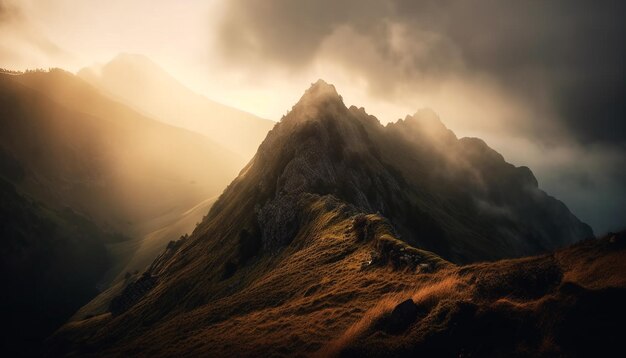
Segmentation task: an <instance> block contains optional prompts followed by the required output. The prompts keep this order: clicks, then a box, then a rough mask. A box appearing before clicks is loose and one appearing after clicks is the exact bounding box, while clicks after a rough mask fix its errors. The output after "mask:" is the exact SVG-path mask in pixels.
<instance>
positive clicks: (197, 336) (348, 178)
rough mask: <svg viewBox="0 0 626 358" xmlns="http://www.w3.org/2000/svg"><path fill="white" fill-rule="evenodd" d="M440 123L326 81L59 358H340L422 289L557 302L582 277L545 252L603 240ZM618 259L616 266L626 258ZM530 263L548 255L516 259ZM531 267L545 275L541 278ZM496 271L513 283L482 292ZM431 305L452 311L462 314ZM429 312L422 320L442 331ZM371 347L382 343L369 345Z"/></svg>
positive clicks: (481, 298)
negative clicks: (381, 112) (374, 103)
mask: <svg viewBox="0 0 626 358" xmlns="http://www.w3.org/2000/svg"><path fill="white" fill-rule="evenodd" d="M431 114H432V113H429V112H418V114H417V115H416V116H412V118H409V119H407V120H402V121H399V122H397V123H394V124H389V125H387V126H383V125H382V124H380V122H379V121H378V120H377V119H376V118H375V117H373V116H371V115H368V114H367V113H366V112H365V111H364V110H363V109H359V108H356V107H350V108H347V107H346V106H345V105H344V103H343V101H342V99H341V97H340V96H339V95H338V94H337V92H336V90H334V87H331V86H330V85H327V84H326V83H324V82H317V83H315V84H314V85H313V86H312V88H311V89H309V90H308V91H306V92H305V94H304V95H303V98H302V99H301V100H300V101H298V103H296V104H295V105H294V106H293V107H292V109H291V110H290V111H289V112H288V113H287V115H285V116H284V117H283V118H282V119H281V121H280V122H279V123H278V124H277V125H276V126H274V128H273V129H272V130H271V131H270V132H269V133H268V134H267V137H266V139H265V140H264V141H263V143H262V144H261V145H260V147H259V149H258V151H257V153H256V155H255V156H254V157H253V158H252V160H251V161H250V162H249V163H248V165H247V166H246V167H245V168H244V169H243V170H242V171H241V172H240V174H239V176H238V177H237V178H236V179H235V180H233V182H231V184H230V185H229V186H228V187H227V188H226V189H225V190H224V192H223V193H222V195H221V196H220V197H219V199H218V200H217V202H216V203H215V204H214V205H213V206H212V207H211V209H210V210H209V213H208V214H207V215H206V216H205V218H204V220H203V221H202V222H201V223H200V224H199V225H198V226H197V227H196V229H195V230H194V231H193V233H192V234H191V235H190V236H189V237H183V238H181V239H180V240H178V241H175V242H172V243H170V245H168V247H167V248H166V250H165V251H163V252H162V253H161V254H160V255H159V256H158V257H157V258H156V259H155V261H154V262H153V264H152V265H151V267H150V268H149V269H148V270H146V271H145V272H144V273H143V274H142V276H141V277H140V278H137V279H133V280H131V281H130V282H128V283H127V285H126V286H125V288H123V290H122V291H121V292H120V293H119V294H118V295H117V296H115V297H114V298H113V299H112V300H111V301H110V306H109V312H107V313H102V312H99V313H97V314H96V315H95V316H93V317H92V316H91V315H90V314H89V313H88V312H86V311H82V313H83V314H86V316H85V317H83V319H80V318H79V319H77V320H74V321H72V322H71V323H68V324H67V325H65V326H64V327H62V328H61V329H60V330H59V331H58V332H57V334H56V335H55V336H54V337H53V338H52V339H51V342H50V346H49V349H50V352H65V353H67V352H70V353H71V352H73V353H80V352H88V351H94V350H97V351H99V352H105V354H126V353H128V352H131V351H133V350H134V349H136V348H137V347H143V348H144V349H148V351H146V352H148V354H150V353H155V354H156V353H159V354H166V355H167V354H182V353H186V354H225V353H226V352H229V351H230V352H233V349H234V350H235V351H236V352H238V353H240V354H244V355H245V354H295V353H296V352H297V353H300V354H311V353H313V352H323V350H324V349H329V350H331V351H333V352H335V353H337V350H333V349H334V348H332V347H331V346H333V345H334V344H336V343H332V342H331V341H332V340H333V337H334V338H337V337H344V336H345V337H352V336H351V335H352V334H353V333H351V332H353V331H352V330H355V331H354V332H355V333H354V335H356V337H361V335H362V334H365V333H367V332H370V331H368V330H367V329H366V330H362V329H361V328H358V329H357V328H350V327H351V325H353V324H356V325H358V324H361V323H359V322H360V321H359V320H367V319H368V318H367V317H369V315H371V313H369V312H370V310H371V309H376V307H378V305H383V306H384V307H388V306H389V305H391V304H392V303H394V304H395V303H400V302H401V301H398V299H399V298H401V296H404V297H406V296H407V295H408V296H411V295H414V294H417V293H410V294H409V293H408V292H413V291H411V290H417V291H415V292H422V291H419V290H420V289H421V288H424V289H428V287H435V288H436V287H439V285H440V284H442V282H443V283H445V285H444V286H442V290H443V291H442V292H445V293H446V294H451V292H468V294H470V293H471V294H472V295H473V294H476V295H477V296H476V300H478V301H476V302H480V304H484V305H486V306H485V307H488V305H491V304H492V302H493V300H498V299H500V298H502V297H504V296H503V295H506V292H508V291H507V289H506V288H504V289H503V287H505V286H506V285H507V282H509V278H506V277H516V278H515V280H513V281H512V282H513V283H511V285H520V286H519V287H518V288H515V289H516V290H520V292H522V293H520V294H521V295H522V296H523V298H524V299H528V297H536V296H537V295H538V296H541V297H543V295H545V297H552V296H551V295H553V294H555V291H554V290H556V289H558V288H559V287H561V286H562V285H564V284H565V281H564V279H563V277H565V275H566V273H567V272H570V271H571V270H573V268H572V267H574V266H575V267H578V266H576V265H578V264H579V263H576V265H574V266H571V267H570V266H562V265H561V263H555V262H553V261H550V260H552V259H549V258H550V257H553V256H552V255H551V254H545V253H547V252H550V251H552V250H554V249H556V248H558V247H563V246H567V245H570V244H572V243H574V242H575V241H577V240H580V239H583V238H587V237H590V236H591V235H592V231H591V229H590V228H589V227H588V226H587V225H585V224H583V223H581V222H580V221H579V220H578V219H577V218H576V217H575V216H574V215H573V214H571V213H570V212H569V210H568V209H567V208H566V207H565V206H564V205H563V204H562V203H560V202H558V201H556V200H555V199H553V198H551V197H549V196H547V194H545V193H544V192H542V191H540V190H539V189H538V188H537V181H536V179H535V178H534V176H533V175H532V172H530V170H529V169H528V168H524V167H519V168H518V167H515V166H513V165H511V164H508V163H506V162H505V161H504V159H503V158H502V156H500V155H497V153H496V152H495V151H493V150H492V149H490V148H489V147H488V146H486V144H485V143H484V142H482V141H479V140H473V139H467V140H463V141H462V140H458V139H457V138H456V136H455V135H454V134H453V133H452V132H450V131H448V130H447V129H446V128H445V127H442V126H441V125H440V123H439V124H438V123H437V122H438V120H437V121H433V119H434V118H433V117H432V116H431ZM421 116H426V117H427V118H426V119H425V121H424V122H423V123H422V122H420V121H419V119H420V118H419V117H421ZM413 117H417V118H413ZM416 123H417V124H419V125H417V124H416ZM422 126H426V127H427V129H428V130H422V129H420V128H421V127H422ZM416 128H417V129H416ZM494 153H495V154H494ZM620 237H621V236H620ZM607 240H608V239H607ZM619 240H621V239H619ZM602 242H604V241H602ZM620 242H621V241H620ZM590 245H591V246H592V247H595V245H604V244H596V242H595V241H593V242H592V243H591V244H590ZM620 245H621V244H620ZM620 245H617V246H615V247H613V248H611V249H609V251H610V252H612V254H611V255H617V256H615V257H620V255H622V254H623V253H622V251H621V250H622V249H621V247H622V246H620ZM564 250H565V251H566V252H570V251H567V250H570V249H564ZM533 254H544V255H543V256H536V257H535V258H520V259H516V260H518V261H515V260H512V261H511V260H509V259H510V258H513V257H520V256H528V255H533ZM611 257H613V256H611ZM546 258H548V259H546ZM499 259H504V260H502V261H496V260H499ZM592 259H593V260H596V259H597V260H605V259H606V258H605V257H603V256H600V255H599V254H598V256H592ZM545 260H548V261H549V262H548V263H546V261H545ZM606 260H608V259H606ZM611 260H612V259H611ZM511 262H514V263H515V264H511ZM517 262H520V263H522V264H519V265H518V264H517ZM523 262H532V267H533V269H532V270H531V269H530V268H529V269H528V272H531V271H532V272H531V274H528V275H529V276H528V277H527V276H526V273H525V272H524V271H523V270H521V269H520V267H523ZM602 262H612V263H610V265H617V264H616V263H615V262H614V261H610V260H609V261H602ZM468 263H470V264H469V265H468ZM605 264H606V263H605ZM555 265H556V266H555ZM499 267H501V268H503V269H502V270H503V271H502V274H503V275H504V276H503V277H505V276H506V275H510V276H506V277H505V278H498V279H494V280H495V281H493V282H495V283H493V285H492V286H488V285H487V283H488V282H486V283H485V285H487V286H484V287H483V286H482V284H481V285H475V284H473V283H472V282H476V281H472V280H478V278H477V277H482V275H486V273H485V272H499V270H498V268H499ZM620 267H621V266H620ZM577 269H578V268H577ZM485 270H486V271H485ZM533 270H535V271H533ZM552 270H554V272H557V274H553V273H552V272H553V271H552ZM544 274H545V275H547V277H549V279H547V281H546V282H544V281H542V280H543V279H542V277H544ZM489 275H492V274H491V273H489ZM518 276H519V279H518V278H517V277H518ZM472 277H474V278H472ZM446 282H450V284H448V283H446ZM489 282H491V281H489ZM577 282H578V281H577ZM585 282H586V281H585ZM535 286H536V287H537V288H536V289H535V288H533V287H535ZM516 287H517V286H516ZM470 288H472V289H470ZM433 289H434V288H433ZM407 290H408V291H407ZM437 290H438V289H437ZM450 290H452V291H450ZM481 290H482V291H481ZM533 290H538V293H536V292H535V291H533ZM436 292H439V291H436ZM577 292H578V291H577ZM420 294H423V295H427V296H428V295H430V293H428V294H427V293H420ZM578 294H579V293H576V294H575V295H578ZM522 296H520V297H522ZM411 297H414V296H411ZM428 297H430V296H428ZM444 297H445V295H444ZM455 297H456V296H455ZM463 297H464V296H463ZM429 299H432V300H434V301H433V302H435V303H433V304H436V303H437V302H441V305H442V306H441V308H440V309H441V310H443V312H444V313H446V312H448V313H450V312H452V311H453V310H454V309H455V307H456V306H454V305H456V303H454V304H453V305H452V306H449V305H448V303H446V302H447V301H442V300H441V298H440V297H439V296H437V295H435V296H433V297H432V298H429ZM455 299H456V298H455ZM463 299H465V298H463ZM429 302H430V301H429ZM429 305H430V304H429ZM391 307H392V308H393V305H392V306H391ZM437 307H439V306H437ZM568 307H569V306H568ZM611 307H612V306H611ZM431 308H432V306H428V310H427V312H426V313H425V314H426V315H427V316H428V317H431V318H432V317H437V316H436V315H437V312H436V310H431ZM568 309H569V308H568ZM385 310H387V308H385ZM385 312H386V311H385ZM542 312H543V311H542ZM431 313H432V314H433V315H434V316H431ZM385 314H386V313H385ZM446 314H447V313H446ZM450 314H451V313H450ZM541 314H542V315H543V314H544V313H541ZM378 315H379V313H376V314H375V315H374V318H375V319H378ZM381 319H382V318H381ZM381 324H382V323H381ZM385 324H387V323H385ZM409 325H410V326H411V327H414V326H415V327H417V326H419V323H409ZM365 327H366V328H367V327H370V326H369V325H368V324H366V325H365ZM372 327H373V328H371V329H374V331H375V332H377V328H376V327H377V326H372ZM368 329H369V328H368ZM385 329H386V328H385ZM392 329H393V330H395V329H398V328H395V327H392ZM402 329H404V328H402ZM85 335H88V336H90V337H91V338H89V339H88V340H87V341H83V340H81V339H80V337H83V336H85ZM363 337H365V338H367V336H363ZM365 338H364V339H365ZM341 339H344V338H341ZM242 340H243V341H242ZM173 342H178V343H177V344H173ZM194 342H195V343H194ZM342 342H343V343H341V344H340V346H341V347H342V348H341V349H344V348H346V347H349V346H350V344H352V342H359V341H358V340H354V339H353V338H350V339H348V338H345V340H344V341H342ZM368 342H372V343H375V342H377V341H374V340H371V341H370V340H369V339H368V340H366V341H365V342H361V343H359V346H361V347H366V346H367V344H368ZM146 347H149V348H146ZM331 348H332V349H331ZM509 349H510V347H509ZM382 351H384V350H381V351H378V352H382ZM457 356H458V354H457Z"/></svg>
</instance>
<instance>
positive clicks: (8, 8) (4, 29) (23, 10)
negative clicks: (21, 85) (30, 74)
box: [0, 0, 69, 69]
mask: <svg viewBox="0 0 626 358" xmlns="http://www.w3.org/2000/svg"><path fill="white" fill-rule="evenodd" d="M0 38H2V42H1V43H0V67H8V68H12V69H19V68H23V67H44V68H46V67H52V66H53V65H52V63H53V62H55V60H57V59H60V58H67V57H68V56H69V54H68V53H67V52H66V51H65V50H63V49H62V48H61V47H59V46H58V45H57V44H56V43H54V42H53V41H51V40H50V39H49V38H48V37H47V36H46V34H45V33H44V32H43V31H42V30H41V29H40V28H39V27H38V26H37V25H36V24H35V23H34V22H33V21H31V19H30V18H29V17H28V4H27V3H26V2H17V1H13V0H0Z"/></svg>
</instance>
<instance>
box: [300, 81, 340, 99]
mask: <svg viewBox="0 0 626 358" xmlns="http://www.w3.org/2000/svg"><path fill="white" fill-rule="evenodd" d="M327 102H341V103H342V104H343V99H342V97H341V96H340V95H339V93H337V89H336V88H335V86H334V85H332V84H330V83H327V82H326V81H324V80H322V79H319V80H317V81H316V82H315V83H312V84H311V87H309V89H307V90H306V91H304V95H302V97H301V98H300V101H298V104H301V103H303V104H322V103H327Z"/></svg>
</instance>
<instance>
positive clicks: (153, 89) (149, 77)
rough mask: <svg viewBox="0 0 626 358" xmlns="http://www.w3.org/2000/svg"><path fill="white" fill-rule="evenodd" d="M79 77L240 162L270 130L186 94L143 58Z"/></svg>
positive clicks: (262, 122)
mask: <svg viewBox="0 0 626 358" xmlns="http://www.w3.org/2000/svg"><path fill="white" fill-rule="evenodd" d="M78 76H79V77H81V78H83V79H85V80H86V81H88V82H90V83H91V84H93V85H94V86H96V87H98V88H100V89H102V90H104V91H106V92H108V93H109V94H111V95H113V96H114V97H115V98H117V99H119V100H120V101H122V102H124V103H126V104H127V105H129V106H131V107H133V108H135V109H137V110H139V111H141V112H143V113H146V114H148V115H149V116H151V117H153V118H157V119H159V120H161V121H163V122H165V123H169V124H172V125H175V126H180V127H183V128H186V129H189V130H193V131H196V132H198V133H202V134H204V135H205V136H207V137H208V138H211V139H212V140H213V141H215V142H217V143H219V144H220V145H222V146H224V147H226V148H228V149H229V150H231V151H233V152H235V153H237V154H239V155H240V156H242V157H243V158H245V161H247V160H249V159H250V158H252V156H253V155H254V153H255V152H256V150H257V148H258V146H259V144H261V141H262V140H263V138H265V135H266V134H267V132H268V131H269V130H270V129H272V127H273V126H274V124H275V123H274V122H272V121H269V120H266V119H262V118H259V117H257V116H254V115H252V114H250V113H246V112H243V111H240V110H237V109H235V108H231V107H228V106H225V105H223V104H220V103H217V102H214V101H212V100H210V99H208V98H206V97H204V96H202V95H199V94H197V93H195V92H193V91H191V90H190V89H189V88H187V87H185V86H184V85H182V84H181V83H180V82H178V81H177V80H176V79H175V78H174V77H172V76H171V75H170V74H169V73H167V72H166V71H165V70H164V69H163V68H161V67H159V66H158V65H157V64H155V63H154V62H152V61H151V60H150V59H148V58H147V57H145V56H142V55H134V54H120V55H118V56H117V57H115V58H114V59H113V60H112V61H110V62H108V63H106V64H105V65H102V66H93V67H88V68H84V69H82V70H81V71H79V72H78ZM237 164H241V165H242V166H243V164H245V162H242V163H237Z"/></svg>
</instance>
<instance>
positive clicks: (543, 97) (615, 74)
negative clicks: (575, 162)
mask: <svg viewBox="0 0 626 358" xmlns="http://www.w3.org/2000/svg"><path fill="white" fill-rule="evenodd" d="M228 4H229V8H228V10H227V15H226V17H225V20H224V22H223V24H222V27H221V30H222V31H221V40H222V41H221V44H222V47H223V50H224V52H225V53H226V54H227V55H229V56H230V58H231V59H232V60H235V61H237V60H240V61H248V64H258V65H266V64H267V63H275V64H278V65H281V66H287V67H289V68H293V69H298V68H305V67H306V66H307V65H309V64H310V63H311V61H314V60H315V59H316V57H318V56H322V55H323V56H335V57H334V60H336V61H338V62H342V61H343V62H345V63H344V64H345V65H346V67H347V68H349V69H350V70H351V71H356V72H359V74H360V75H361V76H364V77H365V78H367V79H368V85H369V87H370V89H371V90H372V91H373V92H374V93H377V92H378V94H381V95H384V94H393V89H394V88H395V87H397V86H409V87H411V88H417V89H419V88H420V84H423V85H424V86H430V85H432V84H433V83H435V84H436V82H437V81H438V80H439V79H441V78H444V77H447V76H465V75H467V74H475V73H480V74H484V75H487V76H489V77H490V78H492V79H493V80H496V81H498V83H500V84H501V85H502V86H504V87H505V88H507V90H508V91H510V93H511V94H512V95H515V96H517V97H519V98H522V99H523V100H525V101H526V102H527V103H529V104H530V105H537V106H539V104H548V106H550V109H551V111H553V112H554V113H555V114H556V116H554V117H556V119H558V120H559V121H561V122H562V123H563V124H565V127H566V128H567V129H568V130H570V131H571V132H572V133H573V134H574V135H575V137H576V138H577V139H578V140H579V141H581V142H583V143H587V142H604V143H608V144H612V145H618V146H622V147H623V146H625V145H626V136H625V132H626V121H625V120H624V118H625V117H626V106H625V104H624V103H625V102H624V95H625V94H626V86H625V83H626V81H625V79H626V68H625V63H626V46H625V44H624V43H625V41H624V33H626V21H623V18H624V15H626V11H625V10H626V2H621V1H605V2H591V1H524V2H522V1H488V0H482V1H441V0H439V1H411V0H395V1H388V2H382V1H350V0H348V1H330V0H315V1H306V0H305V1H292V0H266V1H242V0H239V1H229V3H228ZM359 41H360V42H361V43H365V44H366V46H367V47H368V49H367V50H366V49H365V48H363V47H358V43H359ZM329 53H330V54H329ZM372 54H374V55H372ZM372 56H375V57H376V59H375V60H373V59H372V58H371V57H372ZM529 120H530V119H529ZM537 120H539V119H535V121H537ZM533 126H535V127H538V128H541V127H542V124H541V123H538V122H535V123H531V127H533Z"/></svg>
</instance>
